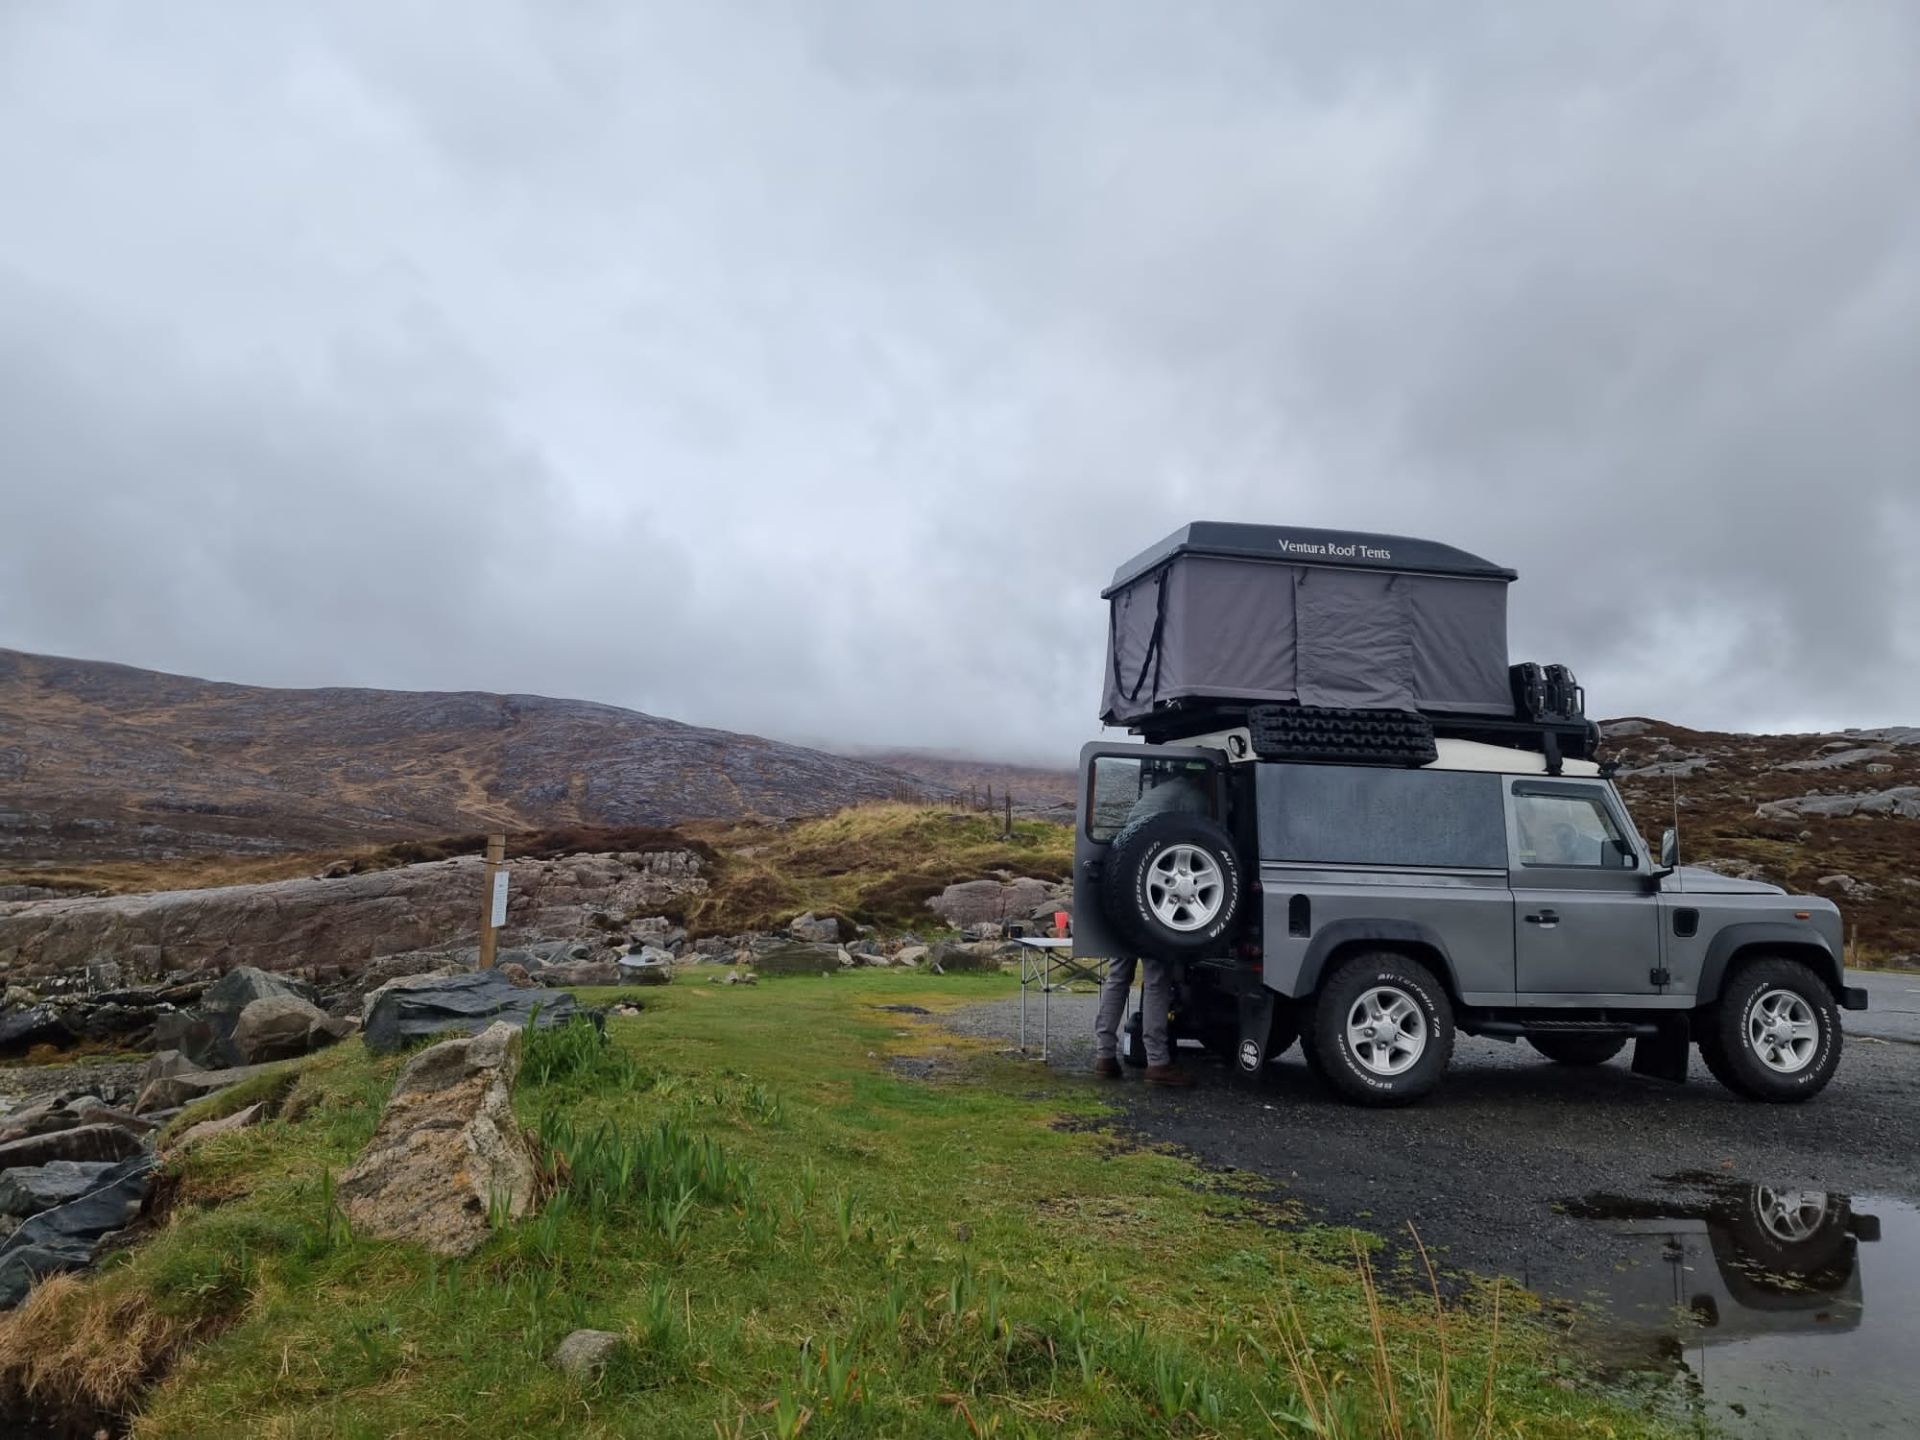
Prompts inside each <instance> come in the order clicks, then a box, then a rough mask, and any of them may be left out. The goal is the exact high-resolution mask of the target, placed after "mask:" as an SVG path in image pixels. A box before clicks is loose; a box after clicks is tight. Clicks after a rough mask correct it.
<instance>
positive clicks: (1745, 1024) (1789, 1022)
mask: <svg viewBox="0 0 1920 1440" xmlns="http://www.w3.org/2000/svg"><path fill="white" fill-rule="evenodd" d="M1840 1043H1841V1037H1840V1009H1839V1007H1838V1006H1837V1005H1835V1004H1834V1003H1833V995H1832V994H1831V993H1830V992H1829V991H1828V989H1827V987H1826V983H1825V982H1824V981H1822V980H1821V979H1820V977H1819V976H1818V975H1816V974H1814V972H1813V971H1812V970H1811V969H1810V968H1809V967H1808V966H1806V965H1803V964H1801V963H1800V962H1799V961H1798V960H1788V959H1786V958H1785V957H1782V956H1774V957H1769V958H1767V959H1764V960H1756V961H1754V962H1753V963H1752V964H1751V965H1747V966H1745V967H1743V968H1742V969H1741V970H1740V971H1739V972H1738V973H1737V974H1735V975H1734V977H1733V979H1731V980H1730V981H1728V982H1727V985H1726V988H1725V989H1724V990H1722V991H1721V992H1720V1003H1719V1005H1718V1006H1716V1007H1715V1008H1714V1010H1713V1011H1712V1013H1710V1014H1709V1015H1708V1016H1707V1017H1706V1020H1705V1023H1704V1025H1703V1026H1702V1029H1701V1031H1700V1058H1701V1059H1703V1060H1705V1061H1706V1062H1707V1068H1708V1069H1709V1070H1711V1071H1712V1072H1713V1075H1714V1078H1715V1079H1716V1080H1718V1081H1719V1082H1720V1083H1721V1084H1722V1085H1725V1086H1726V1087H1727V1088H1728V1089H1729V1090H1732V1091H1733V1092H1734V1093H1736V1094H1739V1095H1744V1096H1746V1097H1747V1098H1748V1099H1751V1100H1771V1101H1776V1102H1779V1101H1785V1102H1789V1103H1790V1102H1793V1101H1796V1100H1807V1099H1811V1098H1812V1097H1813V1096H1815V1095H1818V1094H1819V1093H1820V1092H1821V1091H1822V1090H1824V1089H1826V1087H1827V1081H1829V1080H1831V1079H1832V1078H1833V1072H1834V1069H1835V1067H1836V1066H1838V1065H1839V1063H1840Z"/></svg>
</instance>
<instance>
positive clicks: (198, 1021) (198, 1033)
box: [153, 1010, 237, 1070]
mask: <svg viewBox="0 0 1920 1440" xmlns="http://www.w3.org/2000/svg"><path fill="white" fill-rule="evenodd" d="M236 1018H237V1017H236ZM225 1039H226V1037H225V1035H224V1034H223V1033H222V1031H221V1027H220V1025H219V1024H217V1023H216V1022H215V1021H213V1020H210V1019H208V1018H207V1017H206V1016H205V1015H202V1014H201V1013H200V1012H199V1011H197V1010H175V1011H174V1012H173V1013H172V1014H170V1015H162V1016H161V1017H160V1018H159V1019H157V1020H155V1021H154V1022H153V1048H154V1050H155V1051H156V1052H157V1053H161V1054H168V1055H179V1056H183V1057H184V1058H185V1059H186V1061H187V1063H188V1064H190V1065H196V1066H204V1067H208V1068H211V1069H216V1070H217V1069H219V1068H220V1067H221V1066H223V1065H225V1064H226V1063H227V1056H226V1046H225Z"/></svg>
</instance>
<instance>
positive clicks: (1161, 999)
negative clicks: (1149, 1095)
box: [1140, 960, 1173, 1069]
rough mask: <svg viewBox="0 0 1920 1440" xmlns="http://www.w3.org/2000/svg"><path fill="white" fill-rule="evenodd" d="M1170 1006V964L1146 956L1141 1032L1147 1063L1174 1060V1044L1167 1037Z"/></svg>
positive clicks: (1164, 1063) (1162, 1063)
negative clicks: (1144, 1042) (1144, 1043)
mask: <svg viewBox="0 0 1920 1440" xmlns="http://www.w3.org/2000/svg"><path fill="white" fill-rule="evenodd" d="M1172 1007H1173V966H1172V965H1171V964H1170V963H1169V962H1167V961H1165V960H1149V961H1147V962H1146V964H1145V969H1144V970H1143V971H1142V973H1141V976H1140V1032H1141V1038H1142V1039H1143V1040H1145V1041H1146V1049H1147V1064H1148V1065H1149V1066H1150V1067H1152V1068H1154V1069H1161V1068H1164V1067H1166V1066H1169V1065H1171V1064H1173V1045H1172V1043H1171V1041H1170V1040H1169V1039H1168V1037H1167V1012H1168V1010H1170V1009H1171V1008H1172Z"/></svg>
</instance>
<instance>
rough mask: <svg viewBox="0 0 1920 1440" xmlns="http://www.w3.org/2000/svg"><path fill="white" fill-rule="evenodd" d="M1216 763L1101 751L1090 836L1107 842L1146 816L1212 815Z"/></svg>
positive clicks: (1092, 773)
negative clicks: (1167, 814)
mask: <svg viewBox="0 0 1920 1440" xmlns="http://www.w3.org/2000/svg"><path fill="white" fill-rule="evenodd" d="M1213 794H1214V783H1213V767H1212V766H1211V765H1209V764H1207V763H1206V762H1205V761H1204V760H1158V759H1153V758H1151V757H1149V756H1144V755H1096V756H1094V758H1093V761H1092V763H1091V765H1089V766H1088V775H1087V810H1086V814H1087V838H1088V839H1090V840H1096V841H1099V842H1100V843H1101V844H1105V843H1106V842H1107V841H1109V840H1111V839H1113V837H1114V836H1116V835H1118V834H1119V833H1120V832H1121V831H1122V830H1124V829H1126V828H1127V826H1128V825H1130V824H1131V823H1132V822H1133V821H1135V820H1138V819H1139V818H1140V817H1141V816H1143V815H1158V814H1162V813H1164V812H1167V811H1183V812H1185V813H1188V814H1195V815H1211V814H1212V813H1213V810H1214V802H1213Z"/></svg>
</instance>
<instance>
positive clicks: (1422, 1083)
mask: <svg viewBox="0 0 1920 1440" xmlns="http://www.w3.org/2000/svg"><path fill="white" fill-rule="evenodd" d="M1302 1040H1303V1041H1304V1048H1305V1050H1306V1053H1307V1059H1308V1061H1309V1063H1310V1064H1311V1066H1312V1068H1313V1071H1314V1073H1315V1074H1317V1075H1318V1076H1319V1077H1320V1078H1321V1079H1322V1080H1324V1081H1326V1083H1327V1084H1328V1085H1329V1086H1330V1087H1332V1089H1333V1090H1334V1091H1335V1092H1336V1093H1337V1094H1339V1095H1340V1097H1341V1098H1342V1099H1345V1100H1350V1101H1352V1102H1354V1103H1355V1104H1357V1105H1406V1104H1408V1103H1410V1102H1412V1101H1414V1100H1418V1099H1419V1098H1420V1097H1421V1096H1423V1095H1425V1094H1426V1093H1427V1092H1428V1091H1430V1090H1432V1089H1433V1087H1434V1086H1436V1085H1438V1084H1439V1083H1440V1077H1441V1075H1442V1074H1444V1073H1445V1071H1446V1068H1447V1062H1448V1061H1449V1060H1450V1059H1451V1058H1452V1057H1453V1005H1452V1004H1451V1003H1450V1002H1449V1001H1448V999H1447V992H1446V991H1444V990H1442V989H1441V988H1440V983H1439V982H1438V981H1437V980H1435V979H1434V978H1433V972H1432V971H1431V970H1429V969H1427V967H1426V966H1424V965H1422V964H1421V963H1420V962H1419V961H1417V960H1409V959H1407V958H1406V957H1405V956H1403V955H1396V954H1393V953H1391V952H1386V951H1381V952H1376V953H1373V954H1368V955H1360V956H1356V957H1355V958H1354V959H1352V960H1349V961H1348V962H1347V963H1346V964H1344V965H1342V966H1341V967H1340V968H1339V969H1338V970H1336V971H1335V972H1334V973H1333V974H1332V975H1331V976H1330V977H1328V979H1327V980H1326V981H1324V982H1323V983H1322V985H1321V987H1320V991H1319V993H1318V994H1317V995H1316V996H1315V997H1314V999H1313V1004H1312V1006H1311V1007H1310V1010H1309V1013H1308V1016H1307V1023H1306V1025H1305V1027H1304V1030H1303V1034H1302Z"/></svg>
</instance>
